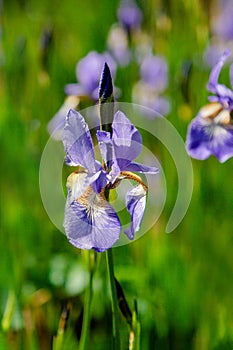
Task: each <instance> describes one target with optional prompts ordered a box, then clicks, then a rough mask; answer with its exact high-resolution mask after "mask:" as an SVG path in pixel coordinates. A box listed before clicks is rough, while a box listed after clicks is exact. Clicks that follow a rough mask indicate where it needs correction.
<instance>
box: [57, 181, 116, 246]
mask: <svg viewBox="0 0 233 350" xmlns="http://www.w3.org/2000/svg"><path fill="white" fill-rule="evenodd" d="M64 228H65V231H66V235H67V237H68V239H69V241H70V242H71V243H72V244H73V245H74V246H75V247H77V248H81V249H95V250H97V251H104V250H106V249H109V248H110V247H112V246H113V245H114V243H115V242H116V241H117V240H118V239H119V236H120V232H121V224H120V221H119V218H118V216H117V214H116V212H115V210H114V209H113V207H112V206H111V205H110V204H109V203H108V202H107V200H106V198H105V196H104V191H102V192H101V193H100V194H97V193H95V192H94V191H93V189H92V187H91V186H88V187H87V189H86V190H85V192H84V193H83V194H82V195H81V196H80V197H78V198H76V199H74V197H73V195H72V190H71V189H69V194H68V197H67V202H66V208H65V219H64Z"/></svg>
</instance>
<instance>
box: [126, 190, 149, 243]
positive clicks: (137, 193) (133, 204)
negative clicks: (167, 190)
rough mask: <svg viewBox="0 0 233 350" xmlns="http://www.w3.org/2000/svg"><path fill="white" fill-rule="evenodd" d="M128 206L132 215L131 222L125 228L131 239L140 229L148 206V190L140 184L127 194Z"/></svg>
mask: <svg viewBox="0 0 233 350" xmlns="http://www.w3.org/2000/svg"><path fill="white" fill-rule="evenodd" d="M126 206H127V210H128V212H129V213H130V216H131V224H130V227H129V228H128V229H126V230H125V234H126V235H127V236H128V238H129V239H134V234H135V232H137V231H138V230H139V227H140V224H141V221H142V217H143V214H144V211H145V207H146V190H145V189H144V187H143V186H142V185H141V184H139V185H138V186H136V187H134V188H133V189H132V190H130V191H128V192H127V194H126Z"/></svg>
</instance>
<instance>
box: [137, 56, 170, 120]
mask: <svg viewBox="0 0 233 350" xmlns="http://www.w3.org/2000/svg"><path fill="white" fill-rule="evenodd" d="M167 84H168V66H167V62H166V60H165V59H164V58H162V57H160V56H155V55H151V54H149V55H147V56H146V57H144V59H143V61H142V63H141V66H140V80H139V81H138V82H137V83H136V84H135V86H134V88H133V101H134V102H135V103H139V104H141V105H144V106H147V107H148V108H150V109H153V110H154V111H156V112H158V113H160V114H162V115H167V114H168V113H169V112H170V102H169V100H168V99H167V98H166V97H164V96H161V93H163V92H164V90H165V89H166V88H167ZM148 113H149V112H148ZM148 116H149V114H148Z"/></svg>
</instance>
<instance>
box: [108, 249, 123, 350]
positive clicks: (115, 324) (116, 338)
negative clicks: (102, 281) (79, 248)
mask: <svg viewBox="0 0 233 350" xmlns="http://www.w3.org/2000/svg"><path fill="white" fill-rule="evenodd" d="M106 261H107V268H108V274H109V281H110V293H111V302H112V329H113V350H120V348H121V347H120V332H119V320H118V302H117V294H116V285H115V277H114V266H113V254H112V249H108V250H107V251H106Z"/></svg>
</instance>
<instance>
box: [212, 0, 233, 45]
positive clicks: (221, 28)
mask: <svg viewBox="0 0 233 350" xmlns="http://www.w3.org/2000/svg"><path fill="white" fill-rule="evenodd" d="M218 5H219V14H218V15H217V18H215V19H214V22H213V31H214V32H215V34H217V36H218V37H220V38H221V39H223V40H232V39H233V22H232V17H233V2H232V0H221V1H219V4H218Z"/></svg>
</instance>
